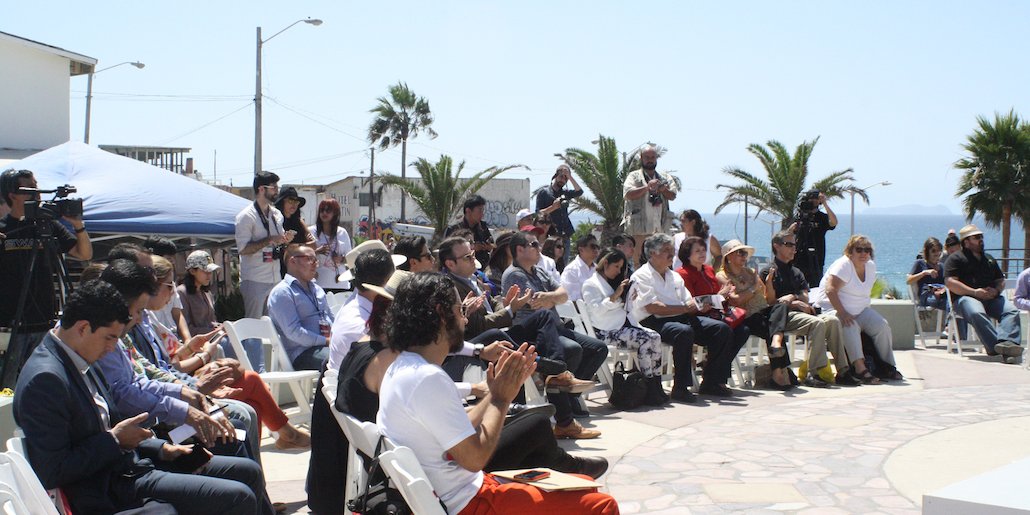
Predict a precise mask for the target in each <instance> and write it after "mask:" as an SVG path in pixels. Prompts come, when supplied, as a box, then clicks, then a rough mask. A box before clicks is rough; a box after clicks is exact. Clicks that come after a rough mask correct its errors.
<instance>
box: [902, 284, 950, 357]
mask: <svg viewBox="0 0 1030 515" xmlns="http://www.w3.org/2000/svg"><path fill="white" fill-rule="evenodd" d="M908 292H909V295H910V296H911V297H912V314H913V315H915V319H916V334H918V335H919V341H920V342H922V343H923V348H924V349H925V348H926V335H927V332H926V331H923V322H922V320H921V319H920V318H919V317H920V313H932V312H936V313H937V323H936V325H934V328H935V329H934V332H932V333H930V337H931V338H932V340H933V341H934V342H935V343H936V341H937V338H939V337H940V335H941V329H942V328H943V325H944V322H943V321H944V311H943V310H940V309H937V308H931V307H929V306H920V305H919V283H915V284H910V285H908Z"/></svg>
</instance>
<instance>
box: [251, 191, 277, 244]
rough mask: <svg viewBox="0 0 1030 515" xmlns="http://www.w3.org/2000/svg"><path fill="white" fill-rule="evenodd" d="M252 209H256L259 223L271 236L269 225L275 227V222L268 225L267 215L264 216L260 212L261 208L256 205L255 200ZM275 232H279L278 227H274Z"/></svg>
mask: <svg viewBox="0 0 1030 515" xmlns="http://www.w3.org/2000/svg"><path fill="white" fill-rule="evenodd" d="M254 211H257V214H258V219H259V220H261V225H263V226H264V227H265V233H267V234H268V235H269V236H271V235H272V229H271V227H275V224H272V226H271V227H269V224H268V217H267V216H265V214H264V213H262V212H261V208H260V207H259V206H258V203H257V201H256V200H255V201H254ZM275 233H276V234H279V229H278V228H276V230H275Z"/></svg>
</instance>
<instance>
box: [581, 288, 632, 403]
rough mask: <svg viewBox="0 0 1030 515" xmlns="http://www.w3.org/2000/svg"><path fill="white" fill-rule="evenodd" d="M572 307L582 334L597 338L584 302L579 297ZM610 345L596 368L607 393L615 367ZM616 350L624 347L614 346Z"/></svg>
mask: <svg viewBox="0 0 1030 515" xmlns="http://www.w3.org/2000/svg"><path fill="white" fill-rule="evenodd" d="M572 307H573V308H575V309H576V311H577V313H578V318H579V322H580V326H582V327H583V334H586V335H587V336H589V337H591V338H597V333H596V332H595V331H594V324H593V323H592V322H591V321H590V312H589V310H587V306H586V303H585V302H584V301H583V300H582V299H580V300H577V301H574V302H573V304H572ZM612 347H614V346H613V345H609V346H608V359H607V360H605V364H604V365H601V368H599V369H597V378H598V379H600V380H601V384H602V385H604V387H605V389H607V390H608V393H609V394H611V391H612V383H613V382H614V381H615V378H614V377H613V376H612V370H613V369H614V367H615V361H614V360H613V358H614V357H615V356H613V355H612ZM616 350H617V351H618V350H623V351H625V350H626V349H618V348H616ZM616 354H618V353H616ZM609 367H611V368H609Z"/></svg>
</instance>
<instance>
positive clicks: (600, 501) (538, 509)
mask: <svg viewBox="0 0 1030 515" xmlns="http://www.w3.org/2000/svg"><path fill="white" fill-rule="evenodd" d="M573 475H575V476H578V477H581V478H583V479H590V480H592V478H591V477H590V476H584V475H581V474H573ZM507 513H511V514H518V515H523V514H526V513H534V514H537V513H554V514H560V515H572V514H577V513H584V514H587V513H591V514H592V513H596V514H601V515H618V513H619V505H618V504H617V503H616V502H615V499H613V498H612V496H610V495H608V494H602V493H599V492H597V491H596V490H575V491H565V492H545V491H543V490H540V489H539V488H536V487H534V486H531V485H527V484H524V483H504V484H500V483H498V482H497V479H495V478H494V476H493V475H491V474H486V475H485V476H484V477H483V486H482V487H480V488H479V493H477V494H476V496H475V497H473V498H472V500H471V501H470V502H469V503H468V505H467V506H465V509H463V510H461V513H460V515H487V514H500V515H503V514H507Z"/></svg>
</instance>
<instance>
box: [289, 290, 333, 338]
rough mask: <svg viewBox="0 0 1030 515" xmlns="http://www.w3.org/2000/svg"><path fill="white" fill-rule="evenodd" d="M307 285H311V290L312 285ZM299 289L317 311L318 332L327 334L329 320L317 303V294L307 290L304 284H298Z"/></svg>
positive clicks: (323, 334)
mask: <svg viewBox="0 0 1030 515" xmlns="http://www.w3.org/2000/svg"><path fill="white" fill-rule="evenodd" d="M295 280H296V279H295ZM298 283H299V282H298ZM309 286H312V288H311V289H312V290H313V289H314V288H313V286H314V285H309ZM300 290H301V291H302V292H304V296H305V297H307V298H308V300H310V301H311V303H312V304H314V305H315V310H316V311H318V330H319V332H320V333H322V336H329V321H328V320H326V318H325V313H324V312H322V306H320V305H319V304H318V295H316V294H315V293H313V292H309V291H308V290H307V289H305V288H304V285H301V286H300Z"/></svg>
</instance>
